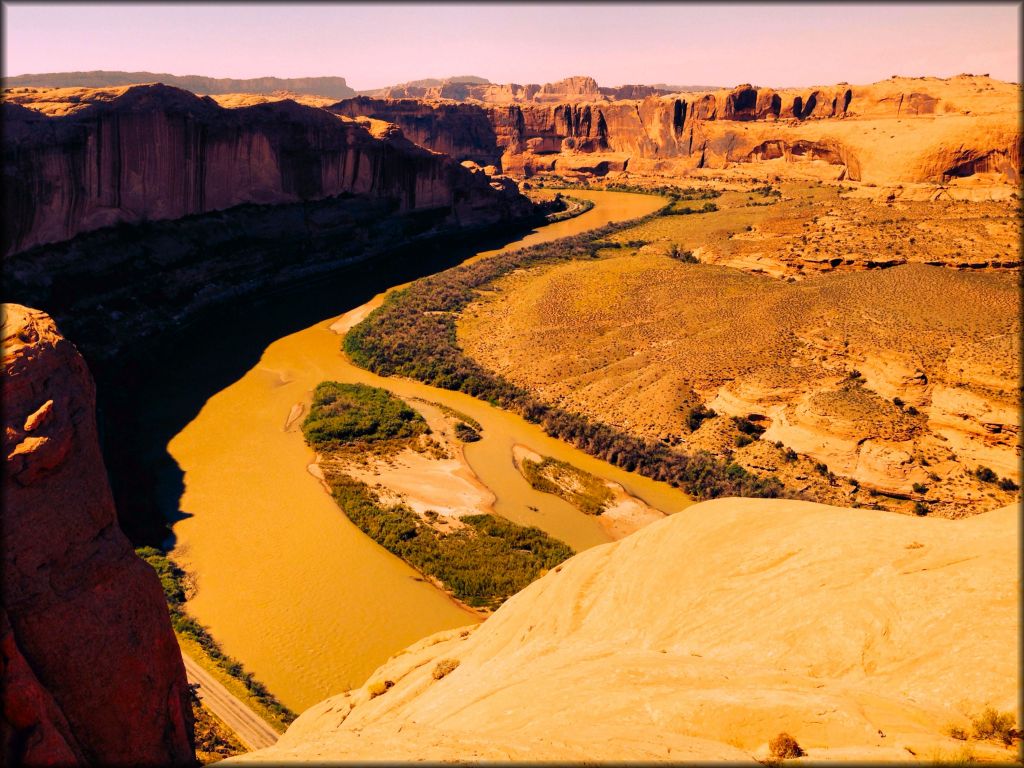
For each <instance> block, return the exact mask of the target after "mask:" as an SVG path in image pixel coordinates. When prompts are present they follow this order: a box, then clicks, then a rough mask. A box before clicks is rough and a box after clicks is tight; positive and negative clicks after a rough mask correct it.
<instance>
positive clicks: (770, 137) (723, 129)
mask: <svg viewBox="0 0 1024 768" xmlns="http://www.w3.org/2000/svg"><path fill="white" fill-rule="evenodd" d="M581 80H586V79H585V78H584V79H581ZM474 87H476V88H482V87H483V86H474ZM491 87H492V88H497V87H498V86H491ZM550 95H554V94H550ZM558 95H559V97H560V100H558V101H557V103H554V102H541V101H540V100H538V99H536V98H535V97H536V94H533V95H529V96H526V95H524V97H523V98H520V97H519V96H518V94H515V93H513V94H510V95H509V96H508V97H507V98H505V99H504V103H499V102H501V101H502V100H501V99H500V98H491V97H487V98H482V97H481V98H479V99H477V100H478V101H479V102H481V103H467V104H459V105H452V104H449V103H447V102H438V101H431V100H430V97H429V96H424V97H422V99H423V101H422V102H421V107H420V109H419V111H418V112H417V114H416V121H417V124H416V130H415V131H411V132H410V135H415V136H416V137H417V138H416V139H414V140H417V141H421V142H422V143H423V146H426V147H429V148H435V147H436V148H441V147H444V148H445V149H444V150H439V151H447V150H451V151H453V152H454V153H455V154H454V157H455V158H456V159H475V158H474V157H472V156H471V155H479V154H481V153H483V154H486V155H488V156H494V155H499V154H500V155H502V156H503V157H502V167H503V169H504V170H505V171H507V172H510V173H515V174H521V175H525V176H529V175H532V174H533V173H535V172H537V171H544V170H547V171H559V170H570V171H571V170H583V171H587V172H591V173H596V174H598V175H601V174H604V173H607V172H609V171H623V170H638V169H639V170H645V171H653V172H670V173H678V172H686V171H691V170H697V169H704V168H708V169H723V168H726V167H729V166H736V165H740V164H748V163H765V162H768V161H773V160H780V161H782V162H784V163H787V164H794V163H795V164H800V165H803V166H804V167H807V165H808V164H816V165H817V166H818V167H819V168H821V167H822V166H824V167H825V168H824V170H823V173H824V175H826V176H830V177H831V178H838V179H847V180H850V181H871V182H879V183H888V182H935V183H943V182H946V181H948V180H949V179H952V178H963V177H966V176H972V175H975V174H990V175H991V176H992V177H993V178H995V179H997V180H1001V181H1002V182H1004V183H1011V184H1016V183H1018V182H1019V179H1020V154H1021V133H1020V128H1019V119H1020V104H1019V101H1020V89H1019V87H1018V86H1016V85H1014V84H1011V83H1001V82H999V81H995V80H991V79H990V78H987V77H984V76H978V77H975V76H970V75H964V76H960V77H957V78H950V79H948V80H938V79H936V78H918V79H909V78H894V79H892V80H889V81H884V82H881V83H875V84H872V85H867V86H850V85H846V84H841V85H837V86H830V87H820V88H809V89H801V90H795V89H784V90H774V89H769V88H758V87H754V86H751V85H741V86H738V87H736V88H734V89H732V90H728V91H725V90H722V91H715V92H708V93H693V94H686V95H682V94H677V95H670V96H664V95H648V96H646V97H645V98H643V99H639V100H609V99H608V98H606V97H604V95H603V94H602V93H601V91H600V89H598V88H597V86H596V84H593V86H592V87H591V86H590V84H588V83H586V82H580V83H575V84H574V85H573V87H569V86H564V87H562V88H561V90H559V91H558ZM637 95H640V94H639V93H638V94H637ZM438 98H441V96H440V94H439V95H438ZM449 98H452V97H449ZM470 101H472V100H470ZM456 106H457V107H458V109H456ZM331 109H332V110H333V111H337V112H339V113H341V114H346V115H349V116H355V115H365V116H369V117H373V118H377V119H381V120H388V121H393V122H395V123H397V124H398V125H400V126H403V128H404V126H405V125H407V124H408V122H409V118H408V114H409V113H410V111H411V109H412V107H411V106H410V103H409V102H394V101H388V100H385V99H378V100H371V99H360V100H358V101H356V100H349V101H343V102H341V103H340V104H338V105H335V106H334V107H332V108H331ZM428 110H429V111H431V112H433V114H434V115H435V120H434V126H435V127H434V129H430V128H428V127H427V119H426V118H427V115H428ZM484 119H486V121H487V122H489V123H490V125H491V127H492V130H493V136H494V143H493V144H491V143H490V142H489V141H487V139H489V138H490V134H488V133H486V132H485V131H483V130H479V129H477V130H475V131H474V135H476V136H478V137H481V138H483V139H484V140H485V143H484V144H479V145H476V144H474V145H472V146H467V145H466V144H465V143H464V141H454V140H451V139H449V138H448V137H447V136H446V135H445V134H447V133H449V132H452V133H458V134H459V135H460V136H461V137H463V138H465V137H466V136H468V135H469V131H467V130H466V129H465V128H463V127H456V126H457V125H459V123H460V122H461V121H465V123H470V122H472V123H474V124H482V121H483V120H484ZM587 155H591V156H592V157H586V156H587ZM829 168H831V170H829ZM778 170H781V169H778Z"/></svg>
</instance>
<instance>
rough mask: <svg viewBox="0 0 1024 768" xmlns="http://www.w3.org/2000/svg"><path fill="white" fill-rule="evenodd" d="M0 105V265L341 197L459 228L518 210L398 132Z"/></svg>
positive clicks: (209, 115) (98, 106) (155, 104)
mask: <svg viewBox="0 0 1024 768" xmlns="http://www.w3.org/2000/svg"><path fill="white" fill-rule="evenodd" d="M30 106H31V105H30V104H29V107H30ZM3 107H4V113H3V119H4V214H3V215H4V227H3V238H4V239H3V252H4V253H5V254H9V253H15V252H19V251H23V250H25V249H27V248H31V247H32V246H35V245H39V244H43V243H52V242H57V241H61V240H66V239H68V238H71V237H74V236H75V235H77V234H79V233H81V232H87V231H91V230H95V229H99V228H102V227H107V226H110V225H113V224H118V223H133V222H140V221H152V220H161V219H176V218H180V217H183V216H189V215H193V214H199V213H205V212H209V211H218V210H224V209H229V208H232V207H235V206H239V205H242V204H247V203H249V204H251V203H255V204H283V203H296V202H302V201H315V200H323V199H327V198H334V197H338V196H341V195H359V196H365V197H370V198H377V199H386V200H393V201H394V202H395V205H396V209H397V211H398V212H399V213H402V212H416V211H425V210H442V211H444V212H445V215H446V216H447V218H448V219H450V220H451V221H452V222H456V223H458V224H460V225H481V224H492V223H496V222H500V221H505V220H508V219H510V218H513V217H515V216H517V215H523V214H524V213H526V212H527V211H528V210H529V204H528V203H527V201H526V200H525V198H523V197H522V196H520V195H519V194H518V192H517V191H515V189H514V188H513V187H509V186H508V185H503V184H501V183H500V182H497V181H494V180H490V179H487V178H486V177H484V176H483V174H473V173H471V172H469V171H468V170H466V169H465V168H463V167H461V166H460V165H459V164H458V163H457V162H454V161H453V160H451V159H450V158H448V157H446V156H443V155H439V154H436V153H432V152H428V151H424V150H423V149H421V148H419V147H417V146H415V145H414V144H412V143H411V142H409V141H408V140H406V139H405V138H404V137H403V136H402V135H401V133H400V132H391V133H390V134H387V135H384V136H374V135H371V133H370V131H369V130H367V128H366V126H364V125H362V124H359V123H357V122H354V121H351V120H343V119H341V118H339V117H337V116H336V115H332V114H330V113H328V112H326V111H324V110H321V109H316V108H313V107H307V106H302V105H299V104H296V103H294V102H291V101H280V102H270V103H265V104H256V105H253V106H249V107H241V108H237V109H224V108H222V107H220V106H219V105H217V104H216V102H214V101H213V100H212V99H210V98H209V97H206V98H200V97H197V96H195V95H193V94H191V93H188V92H186V91H182V90H178V89H175V88H170V87H168V86H162V85H145V86H132V87H129V88H124V89H109V90H107V91H96V92H91V93H90V94H87V95H86V96H85V97H82V96H76V97H75V103H73V104H71V105H69V106H68V107H67V109H66V110H65V111H64V113H63V114H61V115H59V116H48V115H46V114H43V113H41V112H38V111H35V110H33V109H31V108H27V107H26V106H22V105H18V104H14V103H10V101H9V100H8V101H5V103H4V105H3Z"/></svg>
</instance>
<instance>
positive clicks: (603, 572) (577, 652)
mask: <svg viewBox="0 0 1024 768" xmlns="http://www.w3.org/2000/svg"><path fill="white" fill-rule="evenodd" d="M823 532H827V533H823ZM1018 543H1019V531H1018V526H1017V519H1016V514H1015V509H1014V508H1013V507H1012V506H1011V507H1005V508H1003V509H1001V510H996V511H993V512H989V513H986V514H984V515H980V516H978V517H975V518H971V519H968V520H960V521H950V520H941V519H929V518H926V519H917V518H913V517H906V516H900V515H893V514H890V513H886V512H878V511H873V510H863V509H861V510H851V509H841V508H837V507H828V506H824V505H819V504H812V503H809V502H794V501H781V500H765V499H720V500H716V501H710V502H705V503H702V504H698V505H695V506H692V507H689V508H687V509H686V510H684V511H682V512H679V513H677V514H676V515H672V516H670V517H669V518H668V519H666V520H663V521H661V522H658V523H654V524H652V525H650V526H648V527H647V528H645V529H643V530H642V531H640V532H638V533H636V534H634V535H632V536H630V537H628V538H626V539H623V540H622V541H619V542H616V543H613V544H608V545H604V546H600V547H595V548H593V549H590V550H587V551H586V552H583V553H581V554H579V555H576V556H575V557H573V558H572V559H570V560H568V561H567V562H565V563H563V564H562V565H561V566H559V567H557V568H555V569H553V570H552V571H551V572H549V573H548V574H547V575H546V576H544V577H542V578H541V579H539V580H538V581H536V582H534V583H533V584H532V585H530V586H529V587H527V588H526V589H525V590H523V591H522V592H520V593H519V594H517V595H515V596H514V597H512V598H511V599H510V600H509V601H508V602H506V603H505V604H504V605H503V606H502V607H501V608H500V609H499V610H498V611H497V612H496V613H495V614H494V615H493V616H491V617H490V618H489V619H488V620H487V621H486V622H484V623H483V624H481V625H479V626H477V627H475V628H466V629H464V630H461V631H460V630H452V631H447V632H443V633H440V634H438V635H434V636H432V637H430V638H426V639H424V640H422V641H420V642H419V643H416V644H414V645H412V646H410V647H409V648H408V649H407V650H405V651H402V652H400V653H399V654H397V655H396V656H394V657H392V658H391V659H390V660H389V661H388V662H386V663H385V664H384V665H383V666H382V667H381V668H380V669H378V670H377V671H376V672H375V673H374V674H373V675H371V676H370V678H369V680H368V681H367V683H366V685H365V686H363V687H362V688H360V689H358V690H353V691H349V692H346V693H342V694H340V695H337V696H335V697H333V698H331V699H328V700H326V701H324V702H322V703H321V704H319V705H317V706H315V707H312V708H311V709H309V710H308V711H306V712H305V713H304V714H303V715H302V716H301V717H300V718H299V719H298V720H296V721H295V723H294V724H293V725H292V726H291V728H290V729H289V730H288V732H287V733H286V734H285V735H284V736H283V737H282V739H281V740H280V741H279V742H278V743H277V744H276V745H275V746H274V747H271V748H269V749H266V750H262V751H259V752H255V753H252V754H250V755H246V756H244V757H242V758H235V760H236V761H238V762H242V761H261V760H265V761H270V762H282V761H288V760H311V761H325V760H339V759H340V760H368V759H372V760H388V761H403V760H423V761H448V760H456V761H475V760H498V761H504V760H516V761H552V760H554V761H578V760H589V761H594V760H597V761H627V760H648V761H653V760H659V761H660V760H664V761H667V762H673V763H679V762H681V761H688V760H713V761H725V760H729V761H732V760H740V761H746V760H750V759H751V758H758V759H763V758H765V757H767V748H766V745H767V742H768V741H769V740H770V739H771V738H774V737H775V736H776V735H777V734H778V733H779V732H780V731H786V732H788V733H790V734H792V735H793V736H795V737H796V739H797V740H798V742H799V743H800V745H801V746H802V747H803V748H804V749H805V750H806V751H807V753H808V755H809V757H810V758H811V759H812V760H815V759H825V760H827V759H833V760H844V761H848V762H861V761H864V760H880V761H887V762H888V761H894V760H913V759H914V758H913V755H914V754H917V755H939V754H942V753H945V754H947V755H948V754H954V753H955V752H956V751H957V750H958V749H959V748H960V747H961V746H962V742H957V741H955V740H953V739H951V738H950V737H949V736H948V728H949V726H950V724H956V725H958V726H963V725H966V726H967V728H968V729H969V728H970V725H969V720H968V717H969V716H970V715H973V714H976V713H977V712H979V711H980V709H981V708H982V707H984V706H993V707H995V708H997V709H1000V710H1009V711H1010V712H1014V711H1016V707H1017V690H1018V685H1019V682H1020V681H1019V674H1020V671H1019V669H1018V667H1017V652H1016V640H1017V637H1018V635H1019V619H1018V616H1017V611H1016V607H1015V606H1016V605H1017V602H1018V600H1019V585H1018V583H1017V580H1016V573H1017V558H1018V554H1017V549H1018ZM978 627H984V628H985V631H983V632H980V631H978ZM974 748H975V749H977V750H979V752H980V751H987V752H988V753H990V754H988V755H987V757H989V758H991V757H993V756H995V757H998V758H1000V759H1002V760H1009V759H1011V758H1010V757H1009V754H1010V753H1009V752H1007V751H1005V750H1003V749H1002V747H999V746H995V745H992V746H988V745H985V744H976V745H975V747H974Z"/></svg>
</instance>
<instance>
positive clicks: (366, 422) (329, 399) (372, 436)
mask: <svg viewBox="0 0 1024 768" xmlns="http://www.w3.org/2000/svg"><path fill="white" fill-rule="evenodd" d="M427 431H428V429H427V422H426V421H424V420H423V417H422V416H420V415H419V414H418V413H417V412H416V411H414V410H413V409H412V408H410V407H409V406H408V405H406V404H405V403H404V402H403V401H402V400H400V399H399V398H397V397H395V396H394V395H392V394H391V393H390V392H388V391H387V390H386V389H381V388H380V387H370V386H367V385H366V384H340V383H338V382H336V381H324V382H321V383H320V384H318V385H317V387H316V389H315V390H313V404H312V406H311V407H310V409H309V414H308V415H307V416H306V418H305V420H304V421H303V422H302V434H303V435H305V437H306V442H308V443H309V444H310V446H312V447H313V448H315V449H317V450H322V449H326V448H337V447H340V446H342V445H345V444H347V443H352V442H356V441H359V442H374V441H378V440H392V439H396V438H406V437H415V436H416V435H421V434H423V433H424V432H427Z"/></svg>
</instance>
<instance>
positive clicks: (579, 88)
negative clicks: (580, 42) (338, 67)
mask: <svg viewBox="0 0 1024 768" xmlns="http://www.w3.org/2000/svg"><path fill="white" fill-rule="evenodd" d="M670 92H671V90H666V89H664V88H659V87H657V86H651V85H620V86H615V87H611V88H608V87H602V86H598V84H597V81H596V80H594V78H592V77H587V76H586V75H575V76H573V77H567V78H565V79H564V80H559V81H557V82H554V83H545V84H544V85H540V84H538V83H528V84H526V85H520V84H518V83H492V82H490V81H488V80H485V79H484V78H482V77H471V76H470V77H450V78H446V79H444V80H433V79H431V80H414V81H412V82H409V83H401V84H399V85H392V86H390V87H388V88H378V89H376V90H371V91H360V94H359V95H360V96H370V97H373V98H379V99H388V100H392V99H424V100H428V101H431V100H438V99H449V100H453V101H470V102H479V103H483V104H507V103H511V102H549V101H560V100H561V101H564V100H567V99H568V100H578V99H590V100H594V99H607V100H609V101H615V100H619V99H642V98H644V97H646V96H656V95H661V94H666V93H670Z"/></svg>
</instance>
